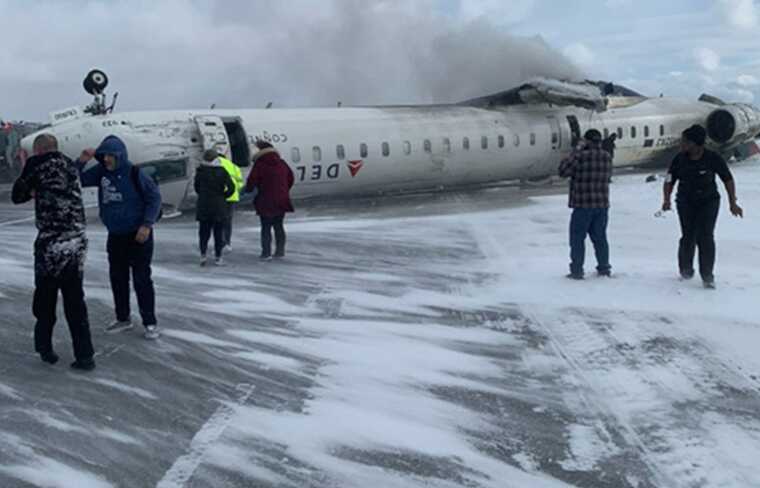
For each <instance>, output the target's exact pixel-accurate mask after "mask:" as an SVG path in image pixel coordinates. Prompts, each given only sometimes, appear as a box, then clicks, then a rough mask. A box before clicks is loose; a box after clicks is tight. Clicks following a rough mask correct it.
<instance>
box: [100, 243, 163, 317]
mask: <svg viewBox="0 0 760 488" xmlns="http://www.w3.org/2000/svg"><path fill="white" fill-rule="evenodd" d="M106 249H107V251H108V268H109V269H108V270H109V274H110V277H111V291H112V292H113V303H114V308H115V309H116V319H117V320H128V319H129V316H130V311H129V273H130V271H131V272H132V279H133V280H134V287H135V294H136V295H137V304H138V306H139V307H140V316H141V317H142V321H143V325H145V326H148V325H155V324H156V292H155V290H154V289H153V279H152V278H151V275H152V272H151V269H150V263H151V261H152V260H153V232H151V234H150V237H149V238H148V240H147V241H145V242H144V243H143V244H139V243H138V242H137V241H135V233H131V234H126V235H113V234H108V243H107V245H106Z"/></svg>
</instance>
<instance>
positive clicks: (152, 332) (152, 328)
mask: <svg viewBox="0 0 760 488" xmlns="http://www.w3.org/2000/svg"><path fill="white" fill-rule="evenodd" d="M143 337H144V338H145V339H147V340H149V341H155V340H156V339H158V338H159V337H161V333H160V332H158V326H157V325H146V326H145V333H143Z"/></svg>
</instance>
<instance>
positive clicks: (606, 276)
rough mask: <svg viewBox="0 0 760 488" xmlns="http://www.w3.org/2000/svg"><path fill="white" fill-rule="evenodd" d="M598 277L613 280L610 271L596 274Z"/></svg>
mask: <svg viewBox="0 0 760 488" xmlns="http://www.w3.org/2000/svg"><path fill="white" fill-rule="evenodd" d="M596 274H597V276H601V277H603V278H612V271H610V270H609V269H605V270H601V271H597V272H596Z"/></svg>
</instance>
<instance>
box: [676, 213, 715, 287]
mask: <svg viewBox="0 0 760 488" xmlns="http://www.w3.org/2000/svg"><path fill="white" fill-rule="evenodd" d="M677 208H678V219H679V220H680V221H681V241H680V242H679V245H678V267H679V269H680V271H681V273H685V274H693V273H694V254H695V251H696V248H697V247H698V248H699V274H700V275H701V276H702V279H703V280H706V281H712V280H713V268H714V267H715V235H714V233H715V223H716V221H717V220H718V212H719V210H720V199H719V198H715V199H712V200H705V201H702V202H684V203H680V202H679V203H678V205H677Z"/></svg>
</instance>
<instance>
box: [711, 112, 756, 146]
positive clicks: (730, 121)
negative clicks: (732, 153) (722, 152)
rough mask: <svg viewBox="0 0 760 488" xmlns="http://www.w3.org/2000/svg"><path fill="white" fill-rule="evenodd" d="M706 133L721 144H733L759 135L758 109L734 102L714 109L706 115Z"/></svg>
mask: <svg viewBox="0 0 760 488" xmlns="http://www.w3.org/2000/svg"><path fill="white" fill-rule="evenodd" d="M707 135H709V136H710V139H712V140H713V141H715V142H717V143H718V144H720V145H721V146H726V147H730V146H735V145H737V144H742V143H744V142H747V141H749V140H752V139H755V138H757V137H758V136H760V111H758V109H757V108H755V107H753V106H752V105H748V104H744V103H735V104H731V105H724V106H722V107H721V108H719V109H716V110H714V111H713V112H712V113H711V114H710V115H709V116H708V117H707Z"/></svg>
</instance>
